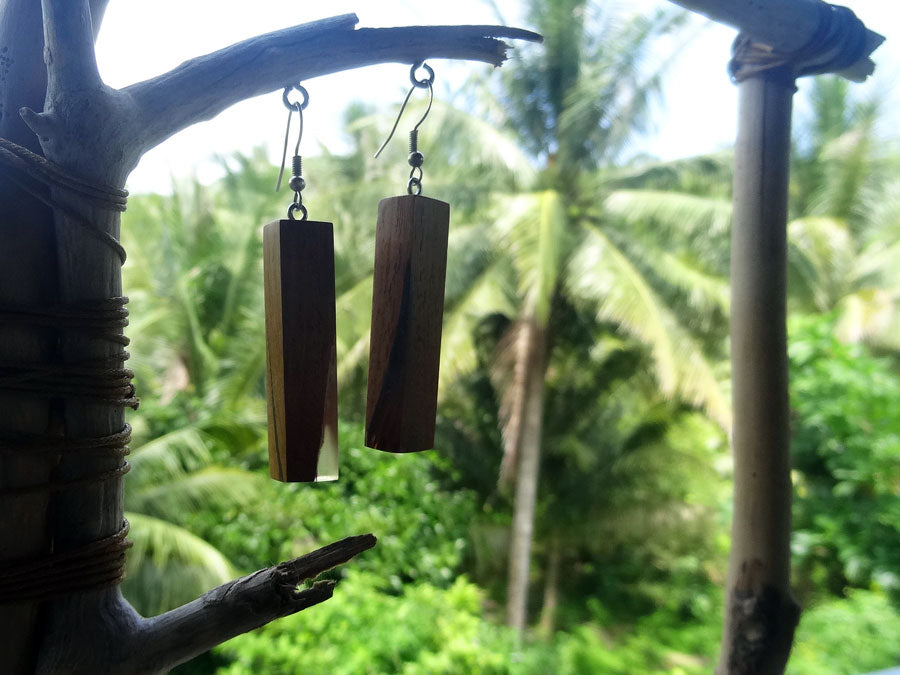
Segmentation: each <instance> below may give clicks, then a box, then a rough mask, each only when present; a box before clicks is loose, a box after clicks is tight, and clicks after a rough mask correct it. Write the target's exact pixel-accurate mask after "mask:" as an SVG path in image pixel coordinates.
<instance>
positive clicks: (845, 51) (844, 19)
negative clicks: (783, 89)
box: [728, 2, 869, 86]
mask: <svg viewBox="0 0 900 675" xmlns="http://www.w3.org/2000/svg"><path fill="white" fill-rule="evenodd" d="M817 7H818V11H819V20H818V27H817V28H816V32H815V33H814V34H813V36H812V37H811V38H810V40H809V41H808V42H807V43H806V44H805V45H803V46H802V47H801V48H800V49H797V50H794V51H790V52H783V51H778V50H776V49H773V48H772V47H770V46H768V45H765V44H761V43H759V42H755V41H754V40H753V39H752V38H750V37H749V36H748V35H746V34H744V33H740V34H739V35H738V36H737V38H735V41H734V44H733V45H732V48H731V54H732V56H731V61H730V62H729V64H728V73H729V75H730V76H731V79H732V81H733V82H735V83H739V82H743V81H744V80H746V79H748V78H750V77H756V76H759V75H762V74H765V75H766V76H767V77H773V78H776V79H779V78H780V79H783V80H784V81H785V83H786V84H788V85H789V86H793V83H794V80H795V79H796V78H798V77H803V76H806V75H821V74H823V73H834V72H838V71H841V70H844V69H845V68H849V67H850V66H852V65H853V64H854V63H856V62H858V61H859V60H861V59H863V58H865V57H866V56H867V55H868V51H869V45H868V30H867V29H866V26H865V24H863V22H862V21H860V20H859V19H858V18H857V16H856V14H854V13H853V11H852V10H850V9H848V8H846V7H839V6H837V5H829V4H827V3H824V2H819V3H817Z"/></svg>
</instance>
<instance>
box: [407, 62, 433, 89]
mask: <svg viewBox="0 0 900 675" xmlns="http://www.w3.org/2000/svg"><path fill="white" fill-rule="evenodd" d="M419 68H424V69H425V72H426V73H428V77H427V78H423V79H421V80H417V79H416V71H417V70H418V69H419ZM409 81H410V82H412V85H413V86H414V87H418V88H419V89H428V87H430V86H431V85H432V84H434V70H432V68H431V66H429V65H428V64H427V63H425V62H424V61H419V62H418V63H414V64H412V68H410V69H409Z"/></svg>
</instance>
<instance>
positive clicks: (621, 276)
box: [567, 227, 731, 429]
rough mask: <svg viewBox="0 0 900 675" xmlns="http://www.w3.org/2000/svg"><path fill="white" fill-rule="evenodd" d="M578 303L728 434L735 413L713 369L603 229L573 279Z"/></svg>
mask: <svg viewBox="0 0 900 675" xmlns="http://www.w3.org/2000/svg"><path fill="white" fill-rule="evenodd" d="M567 278H568V284H569V287H570V288H571V290H572V291H573V293H574V294H575V295H576V297H580V298H582V299H585V300H589V301H591V302H592V303H593V304H594V306H595V308H596V311H597V316H598V318H600V319H602V320H606V321H612V322H614V323H616V324H618V325H619V326H620V327H621V328H622V330H623V331H625V332H626V333H628V334H630V335H633V336H634V337H636V338H637V339H638V340H639V341H641V342H642V343H643V344H645V345H646V346H647V347H648V348H649V349H650V353H651V355H652V357H653V361H654V373H655V375H656V379H657V381H658V383H659V387H660V390H661V391H662V392H663V393H664V394H666V395H668V396H676V395H678V396H680V397H682V398H683V399H684V400H686V401H688V402H690V403H691V404H693V405H696V406H698V407H702V408H704V409H705V410H706V412H707V414H709V415H710V417H712V418H713V419H715V420H716V421H717V422H718V423H719V424H720V425H721V426H722V427H723V428H725V429H727V428H730V423H731V412H730V405H729V403H728V400H727V398H726V397H725V395H724V394H723V392H722V387H721V385H720V384H719V382H718V380H717V378H716V376H715V373H714V370H713V367H712V365H711V364H710V363H709V361H708V359H707V358H706V356H705V355H704V354H703V351H702V349H701V348H700V346H699V345H698V344H697V342H696V340H695V339H694V338H693V337H692V336H691V335H690V333H689V332H688V331H687V330H686V329H685V328H684V327H683V326H682V325H681V324H680V322H679V320H678V317H677V316H676V315H675V314H674V313H673V312H672V310H671V308H669V307H668V306H667V305H666V303H665V302H663V301H662V299H661V298H660V297H659V296H658V295H657V293H656V292H655V291H654V290H653V288H652V286H651V285H650V284H649V283H648V281H647V279H645V278H644V276H643V275H642V274H641V272H640V270H638V268H637V267H635V265H634V264H633V263H632V262H631V261H630V260H629V259H628V258H627V257H626V256H625V255H624V254H623V253H622V251H621V250H619V248H618V247H616V246H615V245H614V244H613V242H612V241H611V240H610V239H609V238H608V237H607V236H606V235H605V234H604V233H603V232H602V231H601V230H600V229H599V228H597V227H589V228H588V229H587V231H586V236H585V239H584V240H583V242H582V246H581V248H580V250H579V251H578V252H577V253H576V255H575V256H574V258H573V260H572V262H571V265H570V269H569V270H568V274H567Z"/></svg>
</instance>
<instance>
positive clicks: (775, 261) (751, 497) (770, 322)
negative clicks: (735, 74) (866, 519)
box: [717, 76, 799, 675]
mask: <svg viewBox="0 0 900 675" xmlns="http://www.w3.org/2000/svg"><path fill="white" fill-rule="evenodd" d="M739 93H740V98H739V113H738V114H739V120H738V137H737V143H736V146H735V152H734V211H733V213H734V215H733V221H732V222H733V224H732V239H731V242H732V243H731V369H732V376H731V382H732V400H733V410H734V426H733V433H732V448H733V456H734V511H733V516H732V533H731V554H730V559H729V572H728V582H727V586H726V589H727V607H726V613H725V636H724V639H723V643H722V654H721V657H720V661H719V667H718V671H717V672H718V673H722V674H725V673H728V674H729V675H736V674H738V673H761V674H766V673H781V672H782V671H783V670H784V666H785V663H786V662H787V658H788V655H789V653H790V649H791V642H792V640H793V635H794V627H795V626H796V623H797V619H798V617H799V608H798V607H797V606H796V604H795V603H794V601H793V599H792V597H791V591H790V536H791V466H790V418H789V410H788V362H787V329H786V300H785V291H786V282H787V197H788V172H789V160H790V147H791V99H792V97H793V94H794V87H793V86H792V84H791V83H790V81H789V78H784V77H783V76H782V77H768V76H762V77H754V78H750V79H748V80H746V81H744V82H742V83H741V84H740V85H739Z"/></svg>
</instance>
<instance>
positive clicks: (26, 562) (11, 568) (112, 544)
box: [0, 520, 131, 604]
mask: <svg viewBox="0 0 900 675" xmlns="http://www.w3.org/2000/svg"><path fill="white" fill-rule="evenodd" d="M127 535H128V521H127V520H125V521H124V522H123V523H122V527H121V528H120V529H119V531H118V532H116V533H115V534H113V535H110V536H109V537H104V538H103V539H97V540H96V541H92V542H90V543H88V544H85V545H84V546H79V547H78V548H73V549H70V550H68V551H63V552H62V553H54V554H51V555H46V556H42V557H35V558H25V559H20V560H9V561H3V562H0V604H2V603H13V602H23V601H25V600H43V599H45V598H49V597H52V596H54V595H60V594H63V593H72V592H74V591H84V590H90V589H92V588H99V587H103V586H111V585H115V584H118V583H119V582H120V581H122V578H123V577H124V575H125V551H126V550H127V549H128V548H129V547H130V546H131V542H130V541H128V540H127V539H126V538H125V537H126V536H127Z"/></svg>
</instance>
